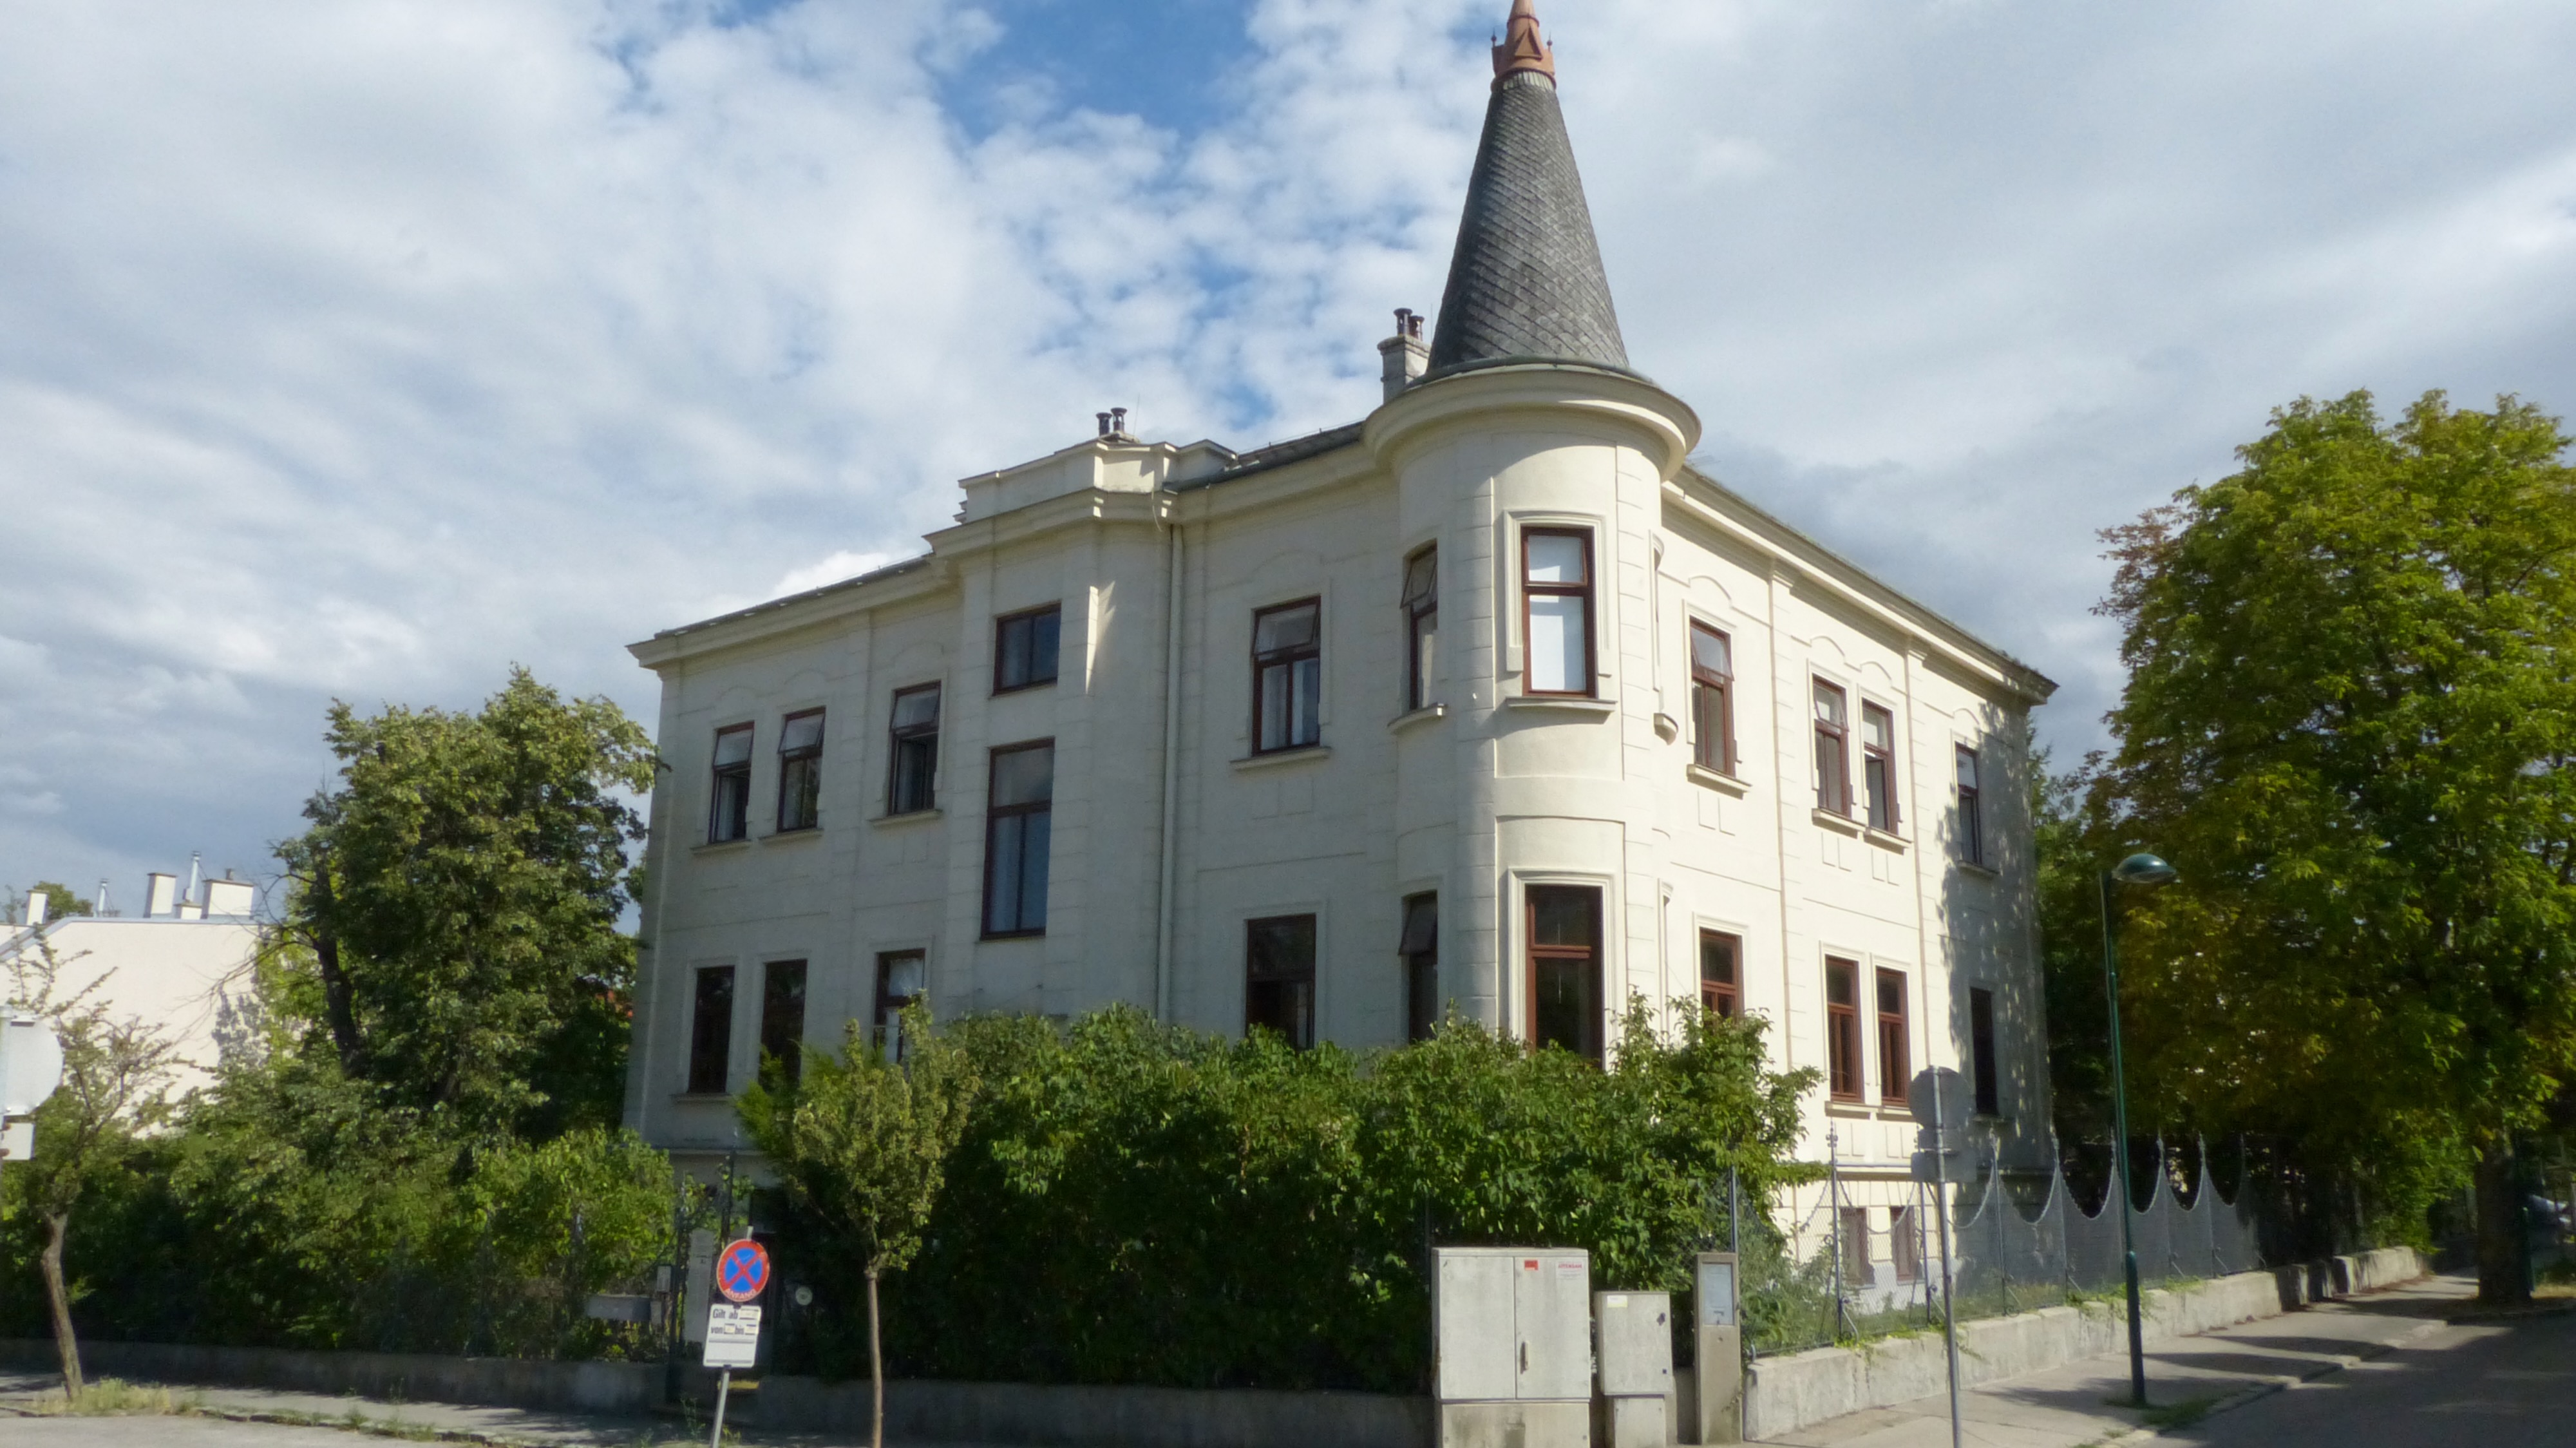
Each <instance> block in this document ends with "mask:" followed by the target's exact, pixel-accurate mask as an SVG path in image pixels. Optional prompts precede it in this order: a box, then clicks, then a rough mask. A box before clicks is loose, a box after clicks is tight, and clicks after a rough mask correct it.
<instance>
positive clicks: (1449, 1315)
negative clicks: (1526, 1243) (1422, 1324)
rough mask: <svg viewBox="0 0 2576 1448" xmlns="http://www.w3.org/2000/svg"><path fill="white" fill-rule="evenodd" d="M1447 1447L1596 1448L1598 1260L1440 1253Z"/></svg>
mask: <svg viewBox="0 0 2576 1448" xmlns="http://www.w3.org/2000/svg"><path fill="white" fill-rule="evenodd" d="M1433 1258H1434V1281H1433V1285H1432V1294H1431V1319H1432V1323H1431V1326H1432V1340H1433V1343H1434V1347H1435V1350H1436V1352H1437V1359H1438V1360H1437V1365H1436V1367H1435V1369H1434V1382H1433V1394H1434V1396H1435V1397H1437V1398H1438V1399H1439V1406H1440V1448H1507V1445H1508V1448H1591V1444H1592V1258H1591V1255H1590V1254H1589V1253H1586V1252H1583V1251H1581V1250H1579V1249H1573V1248H1562V1247H1555V1248H1539V1247H1440V1248H1436V1249H1434V1251H1433Z"/></svg>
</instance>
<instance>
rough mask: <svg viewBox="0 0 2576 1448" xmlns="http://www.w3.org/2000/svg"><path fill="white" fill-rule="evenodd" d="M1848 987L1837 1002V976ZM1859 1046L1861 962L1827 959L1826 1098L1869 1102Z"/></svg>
mask: <svg viewBox="0 0 2576 1448" xmlns="http://www.w3.org/2000/svg"><path fill="white" fill-rule="evenodd" d="M1838 973H1839V974H1840V978H1841V979H1842V980H1843V982H1844V983H1845V984H1846V985H1847V986H1848V989H1847V990H1846V991H1845V992H1844V997H1845V998H1844V999H1843V1000H1840V1001H1837V1000H1835V999H1834V983H1835V980H1836V977H1837V974H1838ZM1860 1051H1861V1043H1860V962H1859V961H1857V960H1854V959H1851V958H1849V957H1846V956H1840V955H1828V956H1826V957H1825V1094H1826V1095H1827V1097H1828V1098H1830V1099H1832V1100H1835V1101H1862V1100H1866V1099H1867V1095H1866V1090H1865V1086H1864V1083H1863V1080H1862V1067H1861V1055H1860Z"/></svg>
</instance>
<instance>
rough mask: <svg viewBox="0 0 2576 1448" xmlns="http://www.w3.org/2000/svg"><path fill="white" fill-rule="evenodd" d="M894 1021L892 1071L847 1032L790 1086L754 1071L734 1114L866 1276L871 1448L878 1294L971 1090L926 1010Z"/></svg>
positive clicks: (878, 1415) (879, 1422)
mask: <svg viewBox="0 0 2576 1448" xmlns="http://www.w3.org/2000/svg"><path fill="white" fill-rule="evenodd" d="M902 1019H903V1024H902V1029H901V1036H900V1039H901V1040H902V1041H903V1042H904V1051H903V1059H902V1061H901V1062H899V1063H898V1062H896V1061H892V1060H889V1059H887V1056H886V1053H885V1051H884V1050H883V1049H882V1048H881V1047H880V1046H879V1045H878V1044H877V1043H875V1042H874V1041H872V1040H871V1039H869V1035H868V1033H867V1031H866V1028H865V1027H863V1026H861V1025H860V1024H859V1023H858V1022H857V1021H852V1022H850V1023H849V1024H848V1025H847V1026H846V1027H845V1031H846V1035H845V1038H844V1041H843V1046H842V1050H841V1053H840V1054H839V1055H838V1056H835V1055H832V1054H831V1053H829V1052H821V1051H811V1052H807V1053H805V1054H804V1056H803V1059H802V1065H801V1071H802V1076H801V1079H799V1080H796V1081H794V1082H790V1081H788V1080H787V1079H786V1078H785V1076H784V1074H783V1073H781V1072H778V1071H776V1070H769V1071H765V1072H764V1073H763V1075H764V1078H765V1079H764V1080H763V1081H762V1082H761V1083H760V1084H757V1085H755V1086H753V1087H752V1089H751V1090H749V1091H747V1092H745V1093H743V1095H742V1098H741V1100H740V1103H739V1105H740V1110H741V1113H742V1119H743V1123H744V1125H745V1126H746V1127H747V1128H748V1129H749V1130H750V1132H751V1138H752V1141H753V1142H754V1143H755V1144H757V1145H758V1146H759V1147H760V1149H761V1150H762V1151H763V1152H765V1153H767V1154H768V1156H769V1160H770V1165H771V1166H772V1167H773V1168H774V1169H775V1170H776V1171H777V1172H778V1174H779V1180H780V1182H781V1184H782V1185H783V1186H785V1188H786V1190H787V1195H788V1198H789V1200H790V1201H792V1202H793V1203H795V1205H796V1206H797V1207H798V1208H799V1209H800V1210H802V1211H804V1212H806V1213H807V1214H809V1215H810V1216H812V1217H813V1218H815V1219H816V1220H818V1221H821V1222H824V1223H827V1224H829V1225H830V1226H831V1227H833V1228H836V1229H838V1230H839V1231H840V1232H841V1233H843V1234H845V1239H846V1241H847V1242H848V1243H849V1245H850V1246H851V1247H852V1248H853V1249H854V1250H855V1252H856V1255H857V1256H858V1258H859V1261H860V1264H861V1268H862V1270H863V1271H864V1272H865V1273H866V1276H867V1283H868V1375H869V1380H870V1385H871V1387H872V1389H873V1393H872V1397H873V1399H874V1402H873V1416H872V1417H871V1419H870V1428H869V1434H868V1441H869V1443H870V1444H871V1445H872V1448H885V1347H884V1333H883V1320H882V1316H881V1314H880V1312H879V1309H878V1285H879V1282H880V1281H881V1279H882V1278H883V1277H884V1275H885V1274H886V1273H888V1272H898V1271H901V1270H902V1269H903V1268H904V1267H905V1266H907V1265H908V1264H910V1263H911V1261H912V1259H913V1258H914V1257H915V1256H917V1255H919V1254H920V1252H921V1245H922V1234H923V1233H924V1232H925V1231H926V1230H927V1229H928V1228H929V1225H930V1211H931V1208H932V1206H933V1205H934V1204H936V1203H937V1201H938V1200H939V1188H940V1185H941V1183H942V1182H943V1181H944V1180H946V1177H947V1173H948V1156H949V1153H950V1152H952V1151H954V1150H955V1149H956V1147H957V1140H958V1138H959V1137H960V1136H961V1135H963V1134H964V1132H965V1129H966V1116H967V1111H968V1109H969V1106H970V1104H971V1102H972V1100H973V1098H974V1095H975V1086H976V1083H975V1076H974V1073H973V1071H972V1069H971V1068H970V1067H969V1065H968V1062H967V1059H966V1057H965V1056H964V1055H963V1054H962V1053H960V1052H958V1051H957V1050H956V1049H955V1048H953V1047H952V1046H950V1045H949V1044H948V1043H947V1042H946V1041H945V1040H943V1039H941V1038H940V1037H939V1036H937V1035H934V1034H933V1033H932V1032H931V1030H930V1015H929V1012H928V1011H927V1010H926V1009H924V1008H923V1007H922V1006H921V1005H920V1004H919V1003H918V1002H915V1003H914V1004H912V1005H910V1006H907V1007H905V1008H904V1012H903V1018H902ZM765 1064H769V1065H772V1066H774V1065H775V1063H774V1062H771V1063H765Z"/></svg>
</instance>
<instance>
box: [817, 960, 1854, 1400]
mask: <svg viewBox="0 0 2576 1448" xmlns="http://www.w3.org/2000/svg"><path fill="white" fill-rule="evenodd" d="M1691 1015H1692V1018H1693V1019H1692V1021H1691V1023H1690V1024H1689V1025H1688V1027H1687V1028H1686V1030H1685V1031H1684V1033H1683V1035H1682V1039H1681V1040H1679V1041H1678V1042H1677V1043H1675V1044H1672V1045H1665V1044H1661V1043H1658V1042H1657V1041H1656V1040H1655V1038H1654V1035H1653V1033H1652V1032H1651V1031H1650V1030H1649V1029H1648V1026H1647V1020H1646V1015H1645V1013H1644V1011H1643V1010H1642V1009H1640V1010H1639V1011H1637V1012H1635V1013H1633V1014H1632V1016H1631V1019H1630V1021H1629V1024H1628V1028H1627V1031H1626V1032H1625V1035H1624V1037H1623V1040H1622V1043H1621V1046H1620V1050H1619V1051H1618V1053H1617V1057H1616V1064H1615V1065H1614V1066H1613V1067H1612V1068H1610V1069H1609V1070H1606V1071H1605V1070H1602V1069H1600V1068H1598V1067H1595V1066H1593V1065H1591V1064H1590V1063H1588V1062H1585V1061H1582V1060H1579V1059H1577V1058H1575V1057H1572V1056H1569V1055H1567V1054H1565V1053H1564V1052H1561V1051H1553V1050H1551V1051H1544V1052H1540V1053H1538V1054H1536V1055H1532V1054H1530V1053H1528V1052H1527V1051H1525V1050H1523V1049H1522V1048H1521V1047H1520V1046H1519V1045H1518V1044H1516V1043H1513V1042H1511V1041H1508V1040H1502V1039H1497V1038H1495V1037H1493V1036H1491V1035H1488V1034H1486V1033H1485V1032H1483V1031H1481V1030H1479V1029H1477V1028H1475V1027H1473V1026H1470V1025H1465V1024H1461V1023H1458V1022H1454V1021H1453V1022H1451V1023H1450V1024H1448V1025H1447V1026H1445V1027H1443V1028H1442V1030H1441V1031H1440V1032H1439V1034H1438V1035H1437V1036H1436V1037H1435V1038H1434V1039H1433V1040H1431V1041H1428V1042H1424V1043H1422V1044H1420V1045H1416V1046H1411V1047H1407V1048H1405V1049H1403V1050H1399V1051H1393V1052H1388V1053H1384V1054H1381V1055H1376V1056H1373V1057H1370V1058H1366V1059H1363V1058H1360V1057H1356V1056H1353V1055H1351V1054H1350V1053H1348V1052H1345V1051H1341V1050H1338V1049H1336V1048H1333V1047H1330V1046H1326V1047H1321V1048H1318V1049H1316V1050H1313V1051H1306V1052H1297V1051H1292V1050H1290V1049H1288V1048H1287V1047H1286V1046H1285V1045H1284V1044H1283V1043H1281V1042H1280V1041H1279V1040H1278V1039H1276V1038H1275V1037H1271V1036H1269V1035H1267V1034H1258V1035H1256V1036H1255V1037H1254V1038H1253V1039H1252V1040H1249V1041H1241V1042H1238V1041H1232V1040H1228V1039H1225V1038H1221V1037H1214V1036H1202V1035H1198V1034H1195V1033H1192V1032H1188V1031H1184V1030H1178V1029H1174V1028H1169V1027H1163V1026H1158V1025H1155V1024H1154V1023H1152V1022H1151V1021H1150V1020H1148V1019H1147V1018H1146V1017H1145V1016H1143V1015H1142V1014H1141V1013H1139V1012H1136V1011H1134V1010H1130V1009H1114V1010H1110V1011H1106V1012H1103V1013H1101V1014H1098V1015H1095V1016H1090V1017H1086V1018H1084V1019H1083V1020H1081V1021H1079V1022H1077V1023H1076V1024H1075V1025H1074V1026H1073V1027H1072V1028H1071V1029H1070V1030H1069V1031H1066V1030H1060V1029H1058V1028H1057V1027H1055V1026H1053V1025H1050V1024H1049V1023H1047V1022H1045V1021H1042V1020H1036V1019H1031V1018H1027V1017H991V1018H980V1019H972V1020H967V1021H963V1022H960V1023H957V1024H955V1025H953V1026H951V1027H949V1028H948V1031H949V1044H950V1045H951V1046H952V1047H953V1048H954V1049H956V1050H957V1051H958V1052H959V1053H960V1054H961V1055H962V1056H963V1057H964V1059H965V1060H966V1062H967V1063H969V1069H970V1070H971V1072H972V1074H973V1076H974V1077H975V1078H976V1079H978V1080H979V1081H980V1082H982V1083H983V1085H982V1089H981V1090H980V1092H979V1094H978V1095H977V1097H976V1099H975V1101H974V1103H973V1106H972V1108H971V1114H970V1117H969V1120H968V1123H967V1127H966V1131H965V1136H964V1138H963V1140H962V1142H961V1143H960V1145H959V1147H958V1149H957V1151H956V1152H955V1153H954V1155H953V1157H952V1159H951V1161H950V1163H949V1167H948V1172H947V1182H946V1186H945V1189H944V1190H943V1192H942V1194H941V1196H940V1198H939V1202H938V1207H937V1210H936V1211H935V1213H934V1214H933V1216H932V1218H931V1233H930V1239H929V1241H928V1242H927V1244H926V1245H925V1248H924V1250H923V1252H922V1254H921V1256H920V1257H919V1259H918V1260H917V1261H915V1262H914V1264H913V1265H912V1266H911V1267H910V1268H909V1269H907V1270H905V1271H903V1272H901V1273H899V1274H897V1275H895V1276H893V1277H891V1278H889V1279H888V1286H887V1294H886V1318H887V1322H886V1332H887V1351H888V1356H889V1359H890V1361H891V1363H892V1368H891V1371H892V1372H893V1373H894V1374H895V1375H896V1376H899V1377H900V1376H928V1377H972V1378H987V1379H991V1378H999V1379H1006V1380H1018V1381H1032V1382H1139V1383H1164V1384H1171V1385H1175V1386H1190V1387H1209V1386H1263V1387H1278V1388H1297V1387H1345V1388H1364V1389H1376V1390H1384V1391H1404V1392H1413V1391H1420V1390H1421V1387H1422V1384H1423V1382H1424V1377H1425V1373H1426V1370H1427V1367H1428V1361H1429V1348H1430V1301H1429V1296H1428V1293H1427V1289H1426V1287H1425V1281H1424V1267H1425V1265H1426V1262H1427V1251H1428V1248H1429V1247H1430V1245H1431V1244H1432V1243H1434V1242H1437V1243H1440V1244H1444V1245H1447V1244H1476V1243H1495V1244H1501V1243H1532V1244H1544V1245H1561V1246H1578V1247H1585V1248H1589V1249H1590V1250H1591V1251H1592V1253H1593V1254H1594V1264H1595V1265H1594V1278H1595V1281H1596V1282H1598V1283H1601V1284H1604V1285H1609V1286H1622V1287H1637V1288H1655V1287H1660V1288H1665V1289H1668V1290H1673V1291H1677V1292H1679V1291H1686V1290H1687V1288H1688V1284H1689V1268H1688V1262H1689V1257H1690V1254H1691V1252H1693V1251H1694V1250H1697V1249H1699V1248H1701V1247H1703V1246H1706V1245H1709V1244H1710V1242H1711V1241H1713V1240H1716V1241H1722V1240H1723V1237H1724V1233H1725V1230H1726V1229H1725V1198H1724V1194H1723V1191H1722V1189H1721V1190H1720V1191H1719V1192H1718V1193H1716V1194H1715V1195H1714V1196H1712V1194H1711V1193H1710V1191H1709V1190H1708V1184H1709V1182H1710V1181H1711V1180H1712V1179H1714V1180H1716V1181H1718V1182H1720V1183H1721V1184H1722V1183H1723V1181H1724V1178H1725V1172H1726V1168H1727V1167H1728V1166H1729V1165H1736V1166H1740V1167H1741V1168H1742V1170H1743V1172H1744V1179H1745V1193H1746V1211H1747V1212H1748V1213H1755V1212H1758V1211H1759V1210H1761V1204H1763V1203H1764V1202H1767V1201H1768V1200H1769V1198H1770V1195H1771V1193H1772V1190H1773V1189H1774V1188H1775V1187H1777V1186H1779V1185H1781V1184H1784V1183H1788V1182H1792V1181H1797V1180H1804V1179H1807V1178H1808V1177H1810V1176H1812V1174H1813V1172H1812V1169H1810V1168H1802V1167H1800V1166H1797V1165H1796V1164H1794V1163H1790V1162H1788V1161H1787V1160H1786V1157H1787V1155H1788V1153H1789V1151H1790V1150H1791V1149H1792V1147H1793V1146H1794V1144H1795V1139H1796V1135H1797V1117H1796V1111H1795V1104H1796V1100H1797V1095H1798V1093H1799V1092H1800V1091H1801V1090H1803V1089H1806V1088H1807V1087H1809V1086H1811V1085H1812V1084H1813V1079H1814V1073H1813V1072H1805V1071H1802V1072H1797V1073H1793V1074H1791V1075H1788V1076H1779V1075H1775V1074H1772V1073H1770V1072H1769V1071H1767V1070H1766V1069H1765V1067H1764V1065H1763V1054H1762V1046H1761V1027H1760V1025H1759V1024H1758V1023H1734V1022H1721V1021H1712V1020H1702V1019H1699V1018H1698V1017H1697V1013H1696V1012H1695V1011H1694V1012H1692V1013H1691ZM787 1235H788V1237H789V1239H790V1241H789V1245H788V1247H787V1249H786V1250H787V1251H789V1252H790V1253H793V1254H797V1258H798V1260H800V1261H807V1262H812V1263H813V1264H814V1267H815V1272H814V1281H815V1284H816V1289H817V1291H818V1293H819V1294H821V1299H820V1300H819V1301H818V1302H817V1304H816V1307H817V1311H816V1314H815V1319H814V1323H813V1329H812V1336H811V1337H810V1338H809V1340H808V1341H809V1343H810V1345H811V1351H812V1354H813V1356H814V1357H815V1358H816V1359H818V1361H817V1363H816V1364H815V1365H816V1366H819V1367H820V1368H821V1369H822V1370H824V1371H826V1372H831V1373H835V1374H843V1375H855V1374H856V1373H858V1372H862V1371H864V1361H865V1356H864V1354H865V1348H864V1338H863V1333H864V1314H865V1306H864V1303H863V1300H862V1299H861V1298H860V1296H859V1295H858V1293H859V1289H860V1272H859V1268H860V1260H859V1251H860V1249H859V1248H858V1246H857V1244H855V1243H854V1242H852V1241H850V1240H849V1239H848V1238H847V1236H846V1235H845V1234H844V1233H841V1232H837V1231H833V1230H830V1229H828V1228H826V1227H825V1226H824V1225H823V1224H822V1223H820V1222H819V1221H817V1220H816V1219H815V1218H814V1217H812V1216H810V1215H807V1214H801V1213H800V1214H796V1215H795V1216H794V1219H793V1220H791V1221H790V1223H789V1224H788V1226H787Z"/></svg>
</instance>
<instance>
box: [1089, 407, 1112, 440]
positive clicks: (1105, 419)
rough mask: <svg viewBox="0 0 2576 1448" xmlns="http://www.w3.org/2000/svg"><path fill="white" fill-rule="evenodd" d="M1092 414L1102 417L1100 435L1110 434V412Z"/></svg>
mask: <svg viewBox="0 0 2576 1448" xmlns="http://www.w3.org/2000/svg"><path fill="white" fill-rule="evenodd" d="M1092 416H1094V417H1096V418H1099V419H1100V435H1101V436H1102V437H1107V436H1109V414H1108V413H1105V412H1095V413H1093V414H1092Z"/></svg>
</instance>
